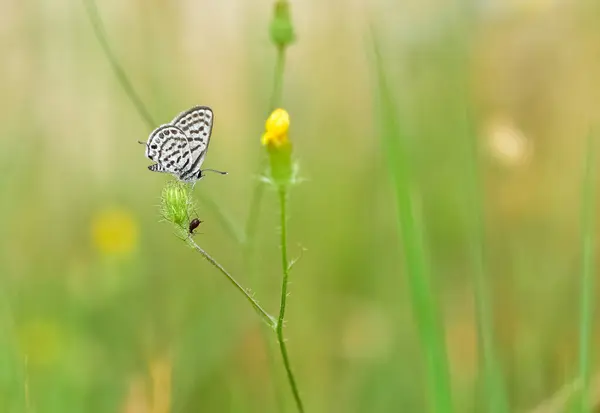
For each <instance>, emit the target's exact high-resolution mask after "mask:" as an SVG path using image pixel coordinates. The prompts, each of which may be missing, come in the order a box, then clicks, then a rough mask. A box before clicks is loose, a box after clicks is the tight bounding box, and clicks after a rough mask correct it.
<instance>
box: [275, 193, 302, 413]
mask: <svg viewBox="0 0 600 413" xmlns="http://www.w3.org/2000/svg"><path fill="white" fill-rule="evenodd" d="M279 207H280V209H281V223H280V225H281V245H280V246H281V265H282V270H283V280H282V282H281V302H280V305H279V318H278V320H277V329H276V331H277V341H279V350H280V352H281V358H282V359H283V366H284V367H285V372H286V374H287V378H288V381H289V383H290V387H291V389H292V393H293V394H294V400H295V401H296V406H297V407H298V411H299V412H301V413H302V412H304V407H303V405H302V399H301V398H300V392H299V391H298V386H297V385H296V379H295V378H294V373H293V372H292V366H291V364H290V359H289V356H288V352H287V347H286V345H285V339H284V337H283V324H284V322H285V307H286V303H287V296H288V292H287V290H288V282H289V280H288V278H289V265H288V258H287V190H286V189H285V188H280V189H279Z"/></svg>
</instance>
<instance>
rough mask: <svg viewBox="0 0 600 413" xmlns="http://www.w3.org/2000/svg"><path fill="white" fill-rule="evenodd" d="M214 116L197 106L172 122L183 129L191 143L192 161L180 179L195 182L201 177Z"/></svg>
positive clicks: (205, 108)
mask: <svg viewBox="0 0 600 413" xmlns="http://www.w3.org/2000/svg"><path fill="white" fill-rule="evenodd" d="M213 119H214V115H213V112H212V110H211V109H210V108H209V107H206V106H196V107H193V108H191V109H189V110H187V111H185V112H182V113H180V114H179V115H177V117H176V118H175V119H173V121H172V122H171V125H174V126H176V127H178V128H179V129H181V130H182V131H183V133H184V134H185V136H187V138H188V141H189V143H190V153H191V161H190V166H189V168H188V169H187V170H182V171H181V174H180V176H179V179H181V180H182V181H188V180H194V179H197V178H199V177H200V167H201V166H202V163H203V162H204V158H205V157H206V151H207V149H208V143H209V141H210V135H211V133H212V125H213Z"/></svg>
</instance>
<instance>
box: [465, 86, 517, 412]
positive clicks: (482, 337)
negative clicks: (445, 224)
mask: <svg viewBox="0 0 600 413" xmlns="http://www.w3.org/2000/svg"><path fill="white" fill-rule="evenodd" d="M465 95H466V94H465ZM465 104H466V103H465ZM464 122H465V125H466V129H467V130H468V133H467V140H468V141H469V142H468V147H469V150H468V153H467V156H466V158H467V159H466V162H465V163H466V169H467V177H466V178H467V183H468V185H467V199H468V207H467V208H468V209H470V211H469V216H468V219H467V223H468V225H469V228H468V233H469V235H470V240H469V241H470V242H469V244H470V250H471V251H470V255H471V259H472V266H473V283H474V292H473V294H474V300H475V314H476V324H477V342H478V348H479V349H481V350H480V353H479V355H480V360H481V362H480V370H481V374H482V376H483V380H484V385H485V391H486V401H487V409H486V411H488V412H490V413H506V412H508V411H509V408H508V401H507V398H506V394H505V392H504V384H503V381H502V374H501V370H500V365H499V362H498V358H497V355H496V351H495V348H494V329H493V325H492V310H491V308H490V303H491V298H490V287H489V285H488V277H487V272H486V267H485V249H484V238H485V237H484V222H483V213H482V211H483V202H482V200H483V193H482V185H481V181H480V174H481V172H480V170H479V168H478V150H477V139H476V136H475V134H474V133H473V132H472V128H471V122H470V117H469V114H468V112H467V111H466V110H465V114H464Z"/></svg>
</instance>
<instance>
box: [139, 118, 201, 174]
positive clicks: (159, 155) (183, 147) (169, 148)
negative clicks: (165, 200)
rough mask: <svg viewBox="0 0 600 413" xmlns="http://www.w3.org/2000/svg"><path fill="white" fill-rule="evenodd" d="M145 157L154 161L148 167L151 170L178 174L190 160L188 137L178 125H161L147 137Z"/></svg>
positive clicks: (186, 166) (185, 167)
mask: <svg viewBox="0 0 600 413" xmlns="http://www.w3.org/2000/svg"><path fill="white" fill-rule="evenodd" d="M146 158H148V159H150V160H153V161H155V162H156V164H154V165H150V166H149V167H148V169H150V170H151V171H156V172H168V173H172V174H174V175H178V174H179V172H180V171H182V170H186V169H187V168H188V166H189V164H190V162H191V160H190V145H189V142H188V139H187V137H186V136H185V134H184V133H183V132H182V131H181V129H179V128H178V127H176V126H173V125H162V126H160V127H158V128H156V129H155V130H154V131H153V132H152V133H151V134H150V137H149V138H148V143H147V144H146Z"/></svg>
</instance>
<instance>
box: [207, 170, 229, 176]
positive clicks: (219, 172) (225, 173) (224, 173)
mask: <svg viewBox="0 0 600 413" xmlns="http://www.w3.org/2000/svg"><path fill="white" fill-rule="evenodd" d="M202 172H216V173H218V174H221V175H227V172H224V171H217V170H216V169H203V170H202Z"/></svg>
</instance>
